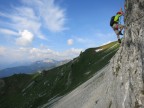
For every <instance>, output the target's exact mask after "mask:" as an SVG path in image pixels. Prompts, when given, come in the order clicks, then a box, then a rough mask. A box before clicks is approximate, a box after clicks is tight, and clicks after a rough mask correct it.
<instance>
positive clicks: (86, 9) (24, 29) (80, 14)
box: [0, 0, 124, 64]
mask: <svg viewBox="0 0 144 108" xmlns="http://www.w3.org/2000/svg"><path fill="white" fill-rule="evenodd" d="M123 4H124V0H0V59H1V61H0V64H2V63H10V62H11V63H12V62H17V61H35V60H39V59H44V58H52V59H59V60H61V59H70V58H73V57H76V56H78V55H79V53H80V51H82V50H85V49H87V48H90V47H97V46H100V45H103V44H105V43H107V42H110V41H115V40H117V38H116V35H115V34H114V32H113V30H112V29H111V28H110V26H109V20H110V18H111V16H113V15H115V14H116V12H117V11H118V10H120V8H121V7H123Z"/></svg>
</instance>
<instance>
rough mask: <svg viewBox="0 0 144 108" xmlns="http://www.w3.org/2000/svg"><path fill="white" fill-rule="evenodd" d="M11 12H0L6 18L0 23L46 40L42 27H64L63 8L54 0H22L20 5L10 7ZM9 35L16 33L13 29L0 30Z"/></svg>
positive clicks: (53, 28) (61, 29)
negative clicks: (29, 32)
mask: <svg viewBox="0 0 144 108" xmlns="http://www.w3.org/2000/svg"><path fill="white" fill-rule="evenodd" d="M10 9H11V10H12V11H11V13H4V12H0V16H1V17H3V18H6V19H7V21H5V20H3V22H0V24H4V23H5V26H8V27H11V29H14V30H15V31H23V30H28V31H31V33H32V34H33V35H34V36H37V37H38V38H40V39H44V40H47V38H46V35H45V33H44V32H43V30H42V28H45V29H47V30H49V31H51V32H60V31H63V30H64V29H65V22H66V17H65V10H64V9H63V8H61V7H60V6H58V5H56V4H55V0H22V5H21V6H15V7H12V8H10ZM2 32H3V33H7V34H9V35H17V34H16V33H15V32H14V31H8V30H7V31H4V30H3V31H2Z"/></svg>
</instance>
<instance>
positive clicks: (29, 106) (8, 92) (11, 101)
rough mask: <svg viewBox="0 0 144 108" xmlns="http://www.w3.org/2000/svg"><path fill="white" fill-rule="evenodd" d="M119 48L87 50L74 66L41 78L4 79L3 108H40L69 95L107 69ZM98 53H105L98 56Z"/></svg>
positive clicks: (74, 62)
mask: <svg viewBox="0 0 144 108" xmlns="http://www.w3.org/2000/svg"><path fill="white" fill-rule="evenodd" d="M118 48H119V45H118V44H117V42H112V43H110V44H108V45H104V46H101V47H98V48H90V49H87V50H86V51H85V52H83V53H81V54H80V56H79V57H77V58H75V59H73V60H72V61H71V62H69V63H67V64H65V65H62V66H59V67H56V68H54V69H51V70H48V71H43V72H42V74H39V73H37V74H33V75H25V74H20V75H13V76H11V77H8V78H4V79H3V80H4V81H5V83H6V86H5V87H4V88H3V89H2V90H3V91H4V93H3V94H2V95H0V97H1V98H0V108H37V107H38V106H40V105H43V104H45V103H47V102H48V100H50V99H51V98H53V97H56V96H62V95H65V94H67V93H69V92H70V91H72V90H73V89H75V88H76V87H78V86H79V85H80V84H82V83H84V82H85V81H87V80H88V79H90V78H91V77H92V76H93V75H94V74H95V73H97V72H98V71H99V70H100V69H102V68H103V67H104V66H105V65H107V64H108V63H109V60H110V59H111V58H112V57H113V56H114V54H115V53H116V52H117V50H118ZM97 49H103V50H102V51H99V52H96V51H95V50H97ZM24 88H25V89H24Z"/></svg>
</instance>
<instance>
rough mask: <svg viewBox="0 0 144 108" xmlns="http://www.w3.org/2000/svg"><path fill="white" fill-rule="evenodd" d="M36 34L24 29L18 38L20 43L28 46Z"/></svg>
mask: <svg viewBox="0 0 144 108" xmlns="http://www.w3.org/2000/svg"><path fill="white" fill-rule="evenodd" d="M33 38H34V35H33V34H32V33H31V32H30V31H28V30H24V31H22V32H20V37H19V38H17V39H16V43H17V44H18V45H22V46H27V45H29V44H30V43H31V42H32V41H33Z"/></svg>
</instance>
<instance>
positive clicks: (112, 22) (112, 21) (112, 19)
mask: <svg viewBox="0 0 144 108" xmlns="http://www.w3.org/2000/svg"><path fill="white" fill-rule="evenodd" d="M114 18H115V16H112V17H111V20H110V26H111V27H112V26H113V24H114Z"/></svg>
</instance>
